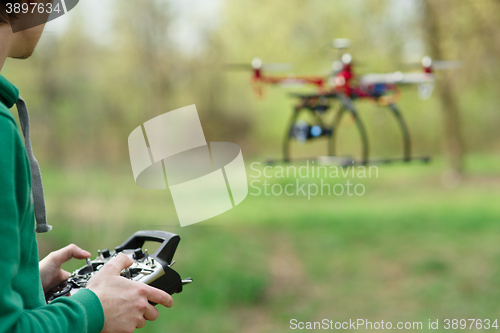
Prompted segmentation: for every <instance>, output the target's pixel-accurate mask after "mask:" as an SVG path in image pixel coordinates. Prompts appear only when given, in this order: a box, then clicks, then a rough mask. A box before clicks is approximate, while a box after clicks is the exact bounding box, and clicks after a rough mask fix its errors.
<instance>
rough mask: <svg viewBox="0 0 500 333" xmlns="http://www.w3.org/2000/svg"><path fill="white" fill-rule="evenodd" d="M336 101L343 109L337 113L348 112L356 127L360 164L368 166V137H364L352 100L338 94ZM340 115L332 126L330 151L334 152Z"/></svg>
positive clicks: (364, 132) (363, 129)
mask: <svg viewBox="0 0 500 333" xmlns="http://www.w3.org/2000/svg"><path fill="white" fill-rule="evenodd" d="M337 97H338V99H339V100H340V102H341V103H342V106H343V108H342V109H341V110H340V111H339V113H343V112H344V111H345V110H347V111H349V112H350V113H351V115H352V117H353V118H354V120H355V122H356V126H357V128H358V132H359V135H360V137H361V147H362V150H361V164H363V165H366V164H368V151H369V147H368V137H367V136H366V131H365V127H364V126H363V123H362V122H361V119H360V118H359V116H358V113H357V111H356V109H355V108H354V105H353V102H352V100H351V99H350V98H349V97H347V96H345V95H344V94H339V95H338V96H337ZM341 117H342V114H337V116H336V117H335V119H334V124H333V125H332V132H333V133H332V140H331V141H332V142H331V151H332V152H335V141H336V131H337V130H338V125H339V123H340V119H341Z"/></svg>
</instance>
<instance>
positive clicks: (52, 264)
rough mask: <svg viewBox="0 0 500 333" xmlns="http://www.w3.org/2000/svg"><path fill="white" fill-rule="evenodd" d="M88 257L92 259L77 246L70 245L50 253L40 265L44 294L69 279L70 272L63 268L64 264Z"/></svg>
mask: <svg viewBox="0 0 500 333" xmlns="http://www.w3.org/2000/svg"><path fill="white" fill-rule="evenodd" d="M88 257H90V253H89V252H87V251H85V250H82V249H80V248H79V247H78V246H76V245H75V244H70V245H68V246H66V247H63V248H62V249H60V250H57V251H54V252H51V253H49V255H48V256H46V257H45V258H43V260H42V261H40V263H39V264H38V267H39V269H40V279H41V280H42V287H43V292H44V293H46V292H47V291H49V290H50V289H52V288H54V287H56V286H58V285H59V284H60V283H61V282H63V281H65V280H67V279H68V278H69V276H70V274H69V272H66V271H65V270H63V269H62V268H61V265H62V264H63V263H65V262H66V261H68V260H70V259H72V258H76V259H85V258H88Z"/></svg>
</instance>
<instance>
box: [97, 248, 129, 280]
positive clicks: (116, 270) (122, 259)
mask: <svg viewBox="0 0 500 333" xmlns="http://www.w3.org/2000/svg"><path fill="white" fill-rule="evenodd" d="M133 263H134V261H133V260H132V258H129V257H128V256H126V255H124V254H123V253H120V254H118V255H117V256H116V257H114V258H113V259H111V260H110V261H108V262H107V263H106V264H104V266H103V267H102V268H101V269H100V270H99V272H103V274H110V275H120V273H121V271H122V270H123V269H125V268H127V267H130V265H132V264H133Z"/></svg>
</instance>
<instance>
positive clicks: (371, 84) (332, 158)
mask: <svg viewBox="0 0 500 333" xmlns="http://www.w3.org/2000/svg"><path fill="white" fill-rule="evenodd" d="M332 44H333V47H334V48H336V49H337V50H338V51H339V59H338V60H336V61H334V62H333V65H332V71H331V74H330V75H328V76H295V75H287V76H272V75H269V74H267V73H266V68H270V67H271V66H266V64H263V63H262V61H261V60H260V59H259V58H254V59H253V60H252V62H251V64H250V65H248V64H230V65H228V68H229V69H246V70H250V71H251V72H252V75H251V78H250V82H251V86H252V89H253V92H254V93H255V95H256V96H262V95H263V87H264V86H265V85H282V86H290V85H310V86H313V87H315V88H316V92H315V93H310V94H298V93H293V94H291V95H292V96H293V97H294V98H296V99H297V103H296V105H295V107H294V109H293V112H292V115H291V118H290V120H289V125H288V126H287V128H286V133H285V139H284V141H283V158H282V159H279V160H268V163H270V164H271V163H274V162H285V163H290V162H292V161H297V160H303V159H301V158H296V157H294V156H293V154H292V149H291V145H290V144H291V142H292V141H297V142H298V143H302V144H305V143H308V142H312V141H315V140H317V139H319V138H325V137H326V138H327V139H328V148H327V155H325V156H318V157H316V158H318V159H321V161H322V163H335V164H340V165H344V166H347V165H353V164H356V165H367V164H379V163H391V162H395V161H403V162H410V161H415V160H418V161H423V162H428V161H429V160H430V157H429V156H413V155H412V151H411V140H410V134H409V131H408V127H407V125H406V122H405V120H404V118H403V115H402V114H401V112H400V111H399V109H398V108H397V107H396V104H397V102H398V101H399V100H400V99H401V97H402V92H401V89H400V87H401V86H405V85H406V86H407V85H417V86H418V93H419V96H420V98H421V99H427V98H429V97H430V95H431V94H432V91H433V88H434V83H435V80H436V78H435V74H434V71H435V70H436V69H452V68H456V67H458V65H457V64H458V63H457V62H452V61H433V60H432V59H431V58H430V57H428V56H425V57H424V58H423V59H422V61H421V65H420V66H421V71H420V72H409V73H403V72H400V71H397V72H393V73H385V74H379V73H371V74H364V75H360V76H357V75H356V73H355V72H354V63H353V58H352V56H351V54H350V53H347V52H346V49H347V48H349V46H350V41H349V40H348V39H345V38H339V39H334V40H333V43H332ZM269 65H271V64H269ZM278 65H279V64H278ZM275 67H276V66H275ZM358 100H371V101H373V102H375V103H376V104H377V105H380V106H383V107H386V108H388V109H389V111H390V113H391V114H392V115H393V116H394V117H395V118H396V121H397V124H398V127H399V128H400V130H401V136H402V142H403V152H402V156H401V157H397V158H381V159H370V150H369V140H368V136H367V132H366V130H365V126H364V125H363V122H362V120H361V119H360V116H359V113H358V111H357V108H356V107H355V103H354V102H355V101H358ZM303 113H308V114H309V115H310V117H309V118H310V120H308V121H307V122H306V121H303V120H300V121H298V119H299V116H301V115H302V114H303ZM330 113H334V116H333V121H330V122H328V121H327V119H331V118H332V117H331V116H328V114H330ZM345 114H350V115H351V117H352V120H353V122H354V124H355V126H356V129H357V132H358V135H359V138H360V141H361V154H360V156H361V157H360V158H358V159H354V158H351V157H345V156H337V154H336V148H337V147H336V146H337V137H338V130H339V126H340V123H341V120H342V118H343V116H344V115H345Z"/></svg>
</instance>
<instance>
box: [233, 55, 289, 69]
mask: <svg viewBox="0 0 500 333" xmlns="http://www.w3.org/2000/svg"><path fill="white" fill-rule="evenodd" d="M224 67H225V68H226V69H227V70H235V71H252V70H257V69H260V70H263V71H266V72H287V71H290V70H291V69H292V68H293V65H292V64H291V63H286V62H266V63H262V60H260V59H259V58H254V59H253V60H252V62H251V63H250V64H248V63H236V64H226V65H225V66H224Z"/></svg>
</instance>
